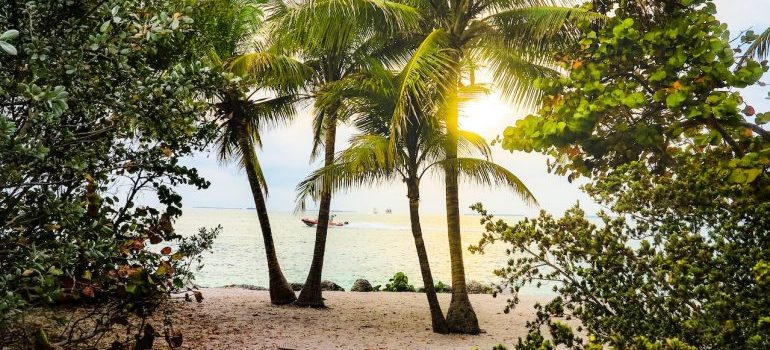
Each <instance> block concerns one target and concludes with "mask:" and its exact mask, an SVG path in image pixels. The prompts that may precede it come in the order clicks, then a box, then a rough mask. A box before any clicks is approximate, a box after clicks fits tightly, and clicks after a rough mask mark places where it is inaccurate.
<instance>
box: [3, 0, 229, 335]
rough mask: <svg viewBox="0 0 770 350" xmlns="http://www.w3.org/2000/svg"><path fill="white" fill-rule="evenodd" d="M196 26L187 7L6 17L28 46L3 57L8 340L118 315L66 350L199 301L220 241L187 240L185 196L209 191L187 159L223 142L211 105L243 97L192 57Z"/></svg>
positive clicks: (154, 5)
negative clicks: (98, 308)
mask: <svg viewBox="0 0 770 350" xmlns="http://www.w3.org/2000/svg"><path fill="white" fill-rule="evenodd" d="M192 12H193V11H192V8H191V7H189V6H188V4H187V3H186V2H185V1H173V0H156V1H139V0H113V1H74V0H67V1H44V0H41V1H25V2H21V1H7V2H4V3H3V5H0V28H7V29H13V30H15V31H17V32H18V34H16V32H12V33H11V34H4V35H3V39H2V40H3V43H2V44H0V45H2V48H3V50H4V52H0V67H2V69H0V290H2V294H1V295H0V315H2V318H1V319H0V328H3V329H6V328H5V327H6V326H5V324H6V323H7V322H12V321H18V320H19V317H20V316H22V315H23V314H22V311H23V310H25V309H27V308H30V307H34V306H40V305H50V304H54V303H62V302H91V301H99V302H100V303H101V304H103V305H110V307H112V308H113V309H112V310H113V311H114V312H111V313H107V315H105V316H104V317H106V318H105V319H104V320H102V322H103V323H97V325H96V326H95V329H92V331H94V332H93V333H89V332H81V331H82V329H81V328H78V329H77V331H75V332H69V333H68V336H65V337H64V339H55V340H60V341H63V342H70V343H71V344H75V343H78V342H80V341H86V340H89V339H90V338H91V337H93V336H94V335H95V334H98V333H99V332H100V331H103V330H105V329H106V328H108V327H110V325H111V323H112V322H114V319H112V318H114V317H117V316H118V315H121V314H123V313H126V312H132V313H134V314H136V315H139V316H145V315H146V314H148V313H149V312H150V311H151V310H152V309H153V307H154V306H155V305H157V304H158V303H159V302H161V301H162V296H163V295H167V294H168V293H169V292H172V291H178V290H181V289H183V288H185V287H187V285H188V282H189V278H190V277H191V272H190V266H191V263H193V262H194V260H195V259H196V256H198V255H199V254H200V253H201V252H202V251H203V250H204V249H207V248H208V247H209V246H210V244H211V241H212V239H213V237H214V236H215V234H216V231H217V230H216V229H215V230H203V229H202V230H201V232H200V233H201V234H200V235H195V236H190V237H187V238H183V237H182V236H181V235H180V234H179V233H177V232H176V231H175V230H174V227H173V222H174V220H175V218H177V217H178V216H179V215H180V214H181V206H182V203H181V197H180V196H179V195H178V194H177V193H176V192H175V191H174V186H177V185H192V186H195V187H197V188H205V187H207V186H208V182H207V181H205V180H204V179H203V178H201V177H200V176H199V175H198V173H197V172H196V171H195V169H191V168H188V167H186V166H183V165H181V164H180V158H181V157H184V156H186V155H190V154H192V153H193V152H195V151H197V150H201V149H203V148H204V147H205V146H206V145H207V144H208V143H209V142H210V141H211V139H212V138H213V136H214V125H212V123H211V121H209V120H207V118H205V113H206V111H207V109H208V104H207V103H206V96H208V94H209V91H210V90H211V89H213V87H216V86H220V85H223V84H229V81H228V80H227V79H225V78H224V77H223V76H222V75H221V74H220V73H219V72H216V71H212V70H211V69H209V68H208V67H207V65H205V64H203V63H201V62H200V61H198V60H197V59H196V58H195V57H194V56H195V55H192V54H191V52H190V50H191V49H192V48H195V47H198V45H195V41H196V40H199V38H200V32H197V31H196V30H195V28H194V27H193V25H192V22H193V20H192V18H190V17H189V16H188V15H186V14H189V13H192ZM11 45H12V47H13V49H10V48H9V47H10V46H11ZM138 201H142V202H157V203H159V206H158V208H154V207H147V206H139V205H137V202H138ZM188 236H189V235H188ZM73 327H74V326H73ZM9 329H10V328H9ZM73 329H74V328H73ZM25 332H27V330H24V329H22V333H25ZM3 333H4V334H3V339H2V341H7V340H9V339H8V338H6V337H10V336H12V334H7V333H5V332H3ZM16 335H18V334H16ZM73 346H74V345H73Z"/></svg>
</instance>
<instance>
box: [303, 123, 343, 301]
mask: <svg viewBox="0 0 770 350" xmlns="http://www.w3.org/2000/svg"><path fill="white" fill-rule="evenodd" d="M326 123H327V124H326V135H325V142H324V166H330V165H333V164H334V142H335V140H336V137H337V120H336V118H335V116H334V113H330V114H329V117H328V119H327V120H326ZM324 186H325V185H324ZM327 187H330V186H327ZM331 203H332V191H331V189H330V188H325V189H324V190H323V191H322V193H321V203H320V205H319V207H318V224H317V225H316V231H315V247H314V248H313V261H312V262H311V264H310V271H309V272H308V274H307V279H306V280H305V285H304V286H303V287H302V291H300V293H299V299H297V301H296V302H295V304H296V305H299V306H310V307H326V306H325V305H324V301H323V297H322V296H321V275H322V271H323V264H324V253H325V252H326V234H327V231H328V229H329V211H330V208H331Z"/></svg>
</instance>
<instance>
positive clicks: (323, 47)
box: [269, 0, 420, 52]
mask: <svg viewBox="0 0 770 350" xmlns="http://www.w3.org/2000/svg"><path fill="white" fill-rule="evenodd" d="M271 7H273V8H276V9H277V11H275V12H274V13H272V14H271V16H270V17H269V20H270V21H271V23H273V28H272V30H271V31H272V34H271V35H272V36H273V37H274V38H273V41H274V44H275V45H277V46H280V47H288V48H291V47H297V48H302V49H303V50H306V51H307V50H310V51H313V50H320V51H324V52H344V51H345V50H346V48H348V47H349V46H351V45H350V44H351V43H352V42H354V41H355V40H356V39H357V38H360V37H361V36H362V34H363V33H372V32H373V31H380V32H388V33H396V32H398V31H400V30H406V29H410V28H414V27H415V26H416V25H417V24H418V22H419V19H420V16H419V13H418V12H417V11H416V9H414V8H412V7H410V6H408V5H405V4H401V3H398V2H393V1H387V0H308V1H304V2H301V3H296V4H292V5H288V4H285V3H279V2H276V3H275V4H272V5H271Z"/></svg>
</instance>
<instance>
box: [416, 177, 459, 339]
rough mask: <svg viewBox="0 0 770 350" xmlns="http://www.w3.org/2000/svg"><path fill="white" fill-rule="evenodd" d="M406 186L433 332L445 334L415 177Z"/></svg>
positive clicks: (445, 328) (446, 331) (446, 326)
mask: <svg viewBox="0 0 770 350" xmlns="http://www.w3.org/2000/svg"><path fill="white" fill-rule="evenodd" d="M407 188H408V192H407V193H408V194H407V197H409V219H410V220H411V223H412V236H414V246H415V248H417V259H418V260H419V261H420V273H422V281H423V284H424V287H425V296H427V297H428V306H429V307H430V318H431V324H432V326H433V332H436V333H441V334H447V333H449V325H447V322H446V319H445V318H444V313H443V312H442V311H441V304H439V302H438V296H436V288H435V287H434V285H433V275H432V274H431V272H430V263H429V262H428V252H427V251H426V250H425V241H424V240H423V239H422V226H421V225H420V188H419V185H418V183H417V179H415V178H410V179H407Z"/></svg>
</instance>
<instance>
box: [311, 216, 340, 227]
mask: <svg viewBox="0 0 770 350" xmlns="http://www.w3.org/2000/svg"><path fill="white" fill-rule="evenodd" d="M335 216H336V215H332V216H331V217H330V218H329V227H340V226H345V225H347V224H348V222H347V221H345V222H334V217H335ZM301 220H302V222H303V223H304V224H305V225H307V226H308V227H314V226H316V225H318V220H314V219H308V218H302V219H301Z"/></svg>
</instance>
